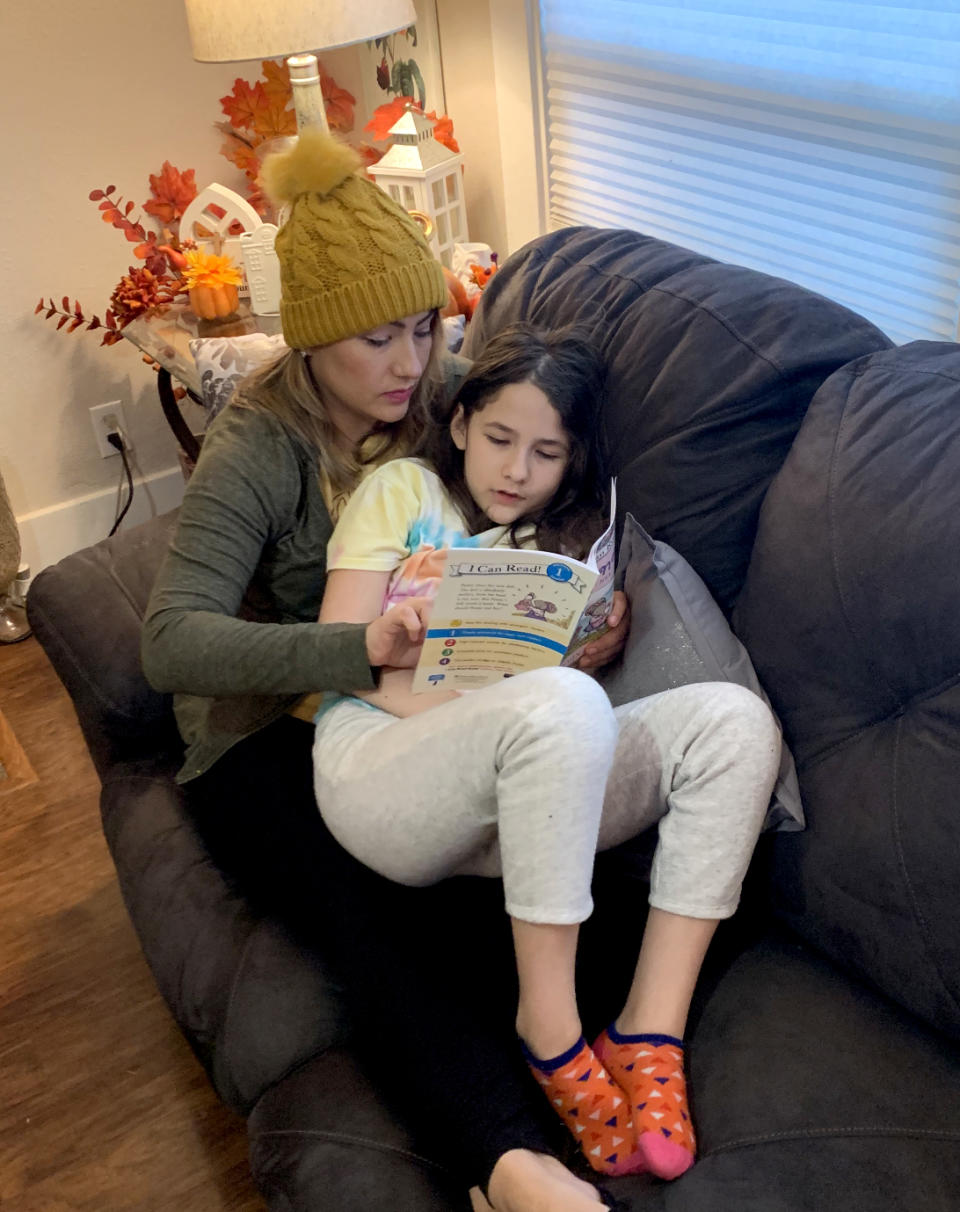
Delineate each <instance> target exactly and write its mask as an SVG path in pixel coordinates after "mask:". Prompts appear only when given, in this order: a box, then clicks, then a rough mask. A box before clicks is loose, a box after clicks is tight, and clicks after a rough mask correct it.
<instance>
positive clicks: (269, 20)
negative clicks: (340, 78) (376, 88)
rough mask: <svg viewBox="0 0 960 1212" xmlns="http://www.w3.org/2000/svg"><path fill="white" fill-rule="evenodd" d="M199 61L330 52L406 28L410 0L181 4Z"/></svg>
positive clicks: (411, 20) (411, 19)
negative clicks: (183, 5)
mask: <svg viewBox="0 0 960 1212" xmlns="http://www.w3.org/2000/svg"><path fill="white" fill-rule="evenodd" d="M185 3H186V6H187V23H188V25H189V26H190V42H191V44H192V46H193V57H194V59H197V60H199V61H200V62H201V63H229V62H231V61H233V60H240V59H275V58H277V57H279V56H280V55H292V54H297V53H298V52H300V51H306V50H331V49H332V48H333V47H336V46H349V45H350V44H351V43H353V42H364V41H366V39H368V38H377V37H380V36H381V35H382V34H392V33H394V32H395V31H396V30H398V29H406V28H407V26H408V25H414V24H415V23H416V20H417V13H416V9H415V8H414V5H413V0H185Z"/></svg>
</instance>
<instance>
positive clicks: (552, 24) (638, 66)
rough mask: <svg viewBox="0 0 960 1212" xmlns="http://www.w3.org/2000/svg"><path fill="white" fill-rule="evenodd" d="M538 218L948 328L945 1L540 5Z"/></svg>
mask: <svg viewBox="0 0 960 1212" xmlns="http://www.w3.org/2000/svg"><path fill="white" fill-rule="evenodd" d="M539 12H540V32H541V40H542V46H541V59H542V64H543V81H544V124H545V137H546V165H545V168H546V172H545V178H546V182H547V192H548V199H547V204H548V211H549V222H550V226H551V227H553V228H556V227H561V226H566V225H568V224H577V223H587V224H593V225H598V226H614V227H631V228H635V229H637V230H639V231H642V232H645V233H646V234H648V235H653V236H658V237H660V238H662V239H665V240H670V241H672V242H674V243H677V244H682V245H684V246H685V247H688V248H693V249H695V250H697V251H700V252H703V253H706V254H707V255H709V256H713V257H717V258H719V259H721V260H727V261H735V262H737V263H738V264H742V265H748V266H751V267H753V268H755V269H760V270H764V271H765V272H767V273H772V274H776V275H778V276H780V277H786V278H790V279H791V280H792V281H795V282H798V283H800V284H802V285H804V286H807V287H809V288H810V289H811V290H815V291H818V292H820V293H821V294H825V295H828V296H829V297H831V298H833V299H836V300H837V301H838V302H841V303H844V304H846V305H847V306H849V307H852V308H853V309H854V310H856V311H858V312H860V313H861V314H862V315H865V316H867V317H868V318H869V319H871V320H873V322H874V323H875V324H877V325H878V326H879V327H880V328H882V329H883V330H884V331H885V332H886V333H887V334H888V335H889V336H890V337H891V338H892V339H893V340H895V341H909V340H914V339H917V338H933V339H945V340H954V339H955V338H956V336H957V317H958V303H960V285H958V283H960V0H894V2H888V3H873V2H872V0H806V2H804V0H672V2H670V3H667V2H664V3H643V2H639V0H595V2H594V3H593V4H591V5H589V6H586V5H582V0H540V4H539Z"/></svg>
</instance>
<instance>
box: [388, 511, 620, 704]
mask: <svg viewBox="0 0 960 1212" xmlns="http://www.w3.org/2000/svg"><path fill="white" fill-rule="evenodd" d="M611 495H612V496H613V497H614V500H613V501H612V502H611V508H610V522H609V525H608V526H607V529H606V530H605V531H604V532H603V534H602V535H601V536H600V538H599V539H597V541H596V542H595V543H594V545H593V547H592V548H591V549H590V553H589V555H588V556H587V559H586V560H584V561H580V560H574V559H571V558H569V557H567V556H559V555H553V554H552V553H550V552H545V551H535V550H531V549H523V550H514V549H511V548H505V547H494V548H487V549H478V548H475V547H451V548H450V549H449V550H448V551H447V553H446V563H445V566H444V572H443V579H442V580H441V582H440V587H439V589H438V590H437V595H436V598H435V599H434V603H433V611H432V614H431V616H430V623H429V626H428V628H427V636H426V639H425V640H424V644H423V651H422V653H421V654H420V661H419V663H418V664H417V668H416V671H415V673H414V679H413V687H412V689H413V691H414V693H423V692H428V691H430V690H476V689H478V688H479V687H481V686H487V685H489V684H490V683H491V682H496V681H500V680H501V679H502V678H506V677H513V676H514V675H515V674H518V673H524V672H526V671H527V670H530V669H541V668H543V667H544V666H548V665H559V664H560V663H561V662H562V661H564V660H565V659H570V658H568V651H569V650H570V649H571V645H572V644H576V646H577V648H579V647H581V646H582V645H583V644H585V643H588V642H589V640H590V639H592V638H593V637H594V636H596V635H599V634H600V633H601V631H602V630H603V627H604V622H605V620H606V617H607V614H608V613H609V611H610V604H611V602H612V599H613V573H614V566H615V563H616V561H615V559H614V516H615V510H616V500H615V490H614V492H613V493H612V494H611Z"/></svg>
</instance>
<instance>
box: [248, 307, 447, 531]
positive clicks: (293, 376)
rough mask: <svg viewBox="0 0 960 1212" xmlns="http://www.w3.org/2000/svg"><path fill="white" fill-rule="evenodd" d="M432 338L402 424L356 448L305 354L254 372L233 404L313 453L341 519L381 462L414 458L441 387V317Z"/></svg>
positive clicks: (381, 428) (291, 354)
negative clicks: (334, 417) (265, 417)
mask: <svg viewBox="0 0 960 1212" xmlns="http://www.w3.org/2000/svg"><path fill="white" fill-rule="evenodd" d="M430 335H431V338H432V340H431V344H430V354H429V357H428V359H427V365H426V367H425V369H424V372H423V374H422V375H421V377H420V381H419V382H418V384H417V386H416V388H415V389H414V392H413V395H412V396H411V398H410V407H409V408H408V409H407V411H406V414H405V415H404V417H403V419H402V420H400V421H397V422H394V423H386V422H384V423H383V424H379V425H377V426H375V427H374V429H373V430H372V431H371V432H370V433H369V434H368V435H367V437H366V438H364V440H363V441H362V442H361V443H360V444H359V446H357V447H356V448H355V449H352V450H351V449H350V448H349V446H347V445H346V444H345V443H344V440H343V437H342V435H341V434H340V431H339V430H338V429H337V428H336V426H335V425H334V424H333V422H332V421H331V420H330V418H329V416H328V415H327V410H326V408H325V406H324V403H323V400H322V398H321V397H320V393H319V392H318V391H317V389H316V387H315V386H314V383H313V377H312V375H311V374H310V368H309V365H308V363H307V357H308V354H307V352H306V351H305V350H298V349H290V350H288V351H287V352H286V353H285V354H283V355H282V356H281V357H280V358H278V359H277V360H276V361H274V362H271V363H269V365H267V366H265V367H263V368H262V369H260V370H258V371H255V372H254V373H253V374H252V375H250V377H249V378H247V379H245V380H244V381H243V383H242V384H241V385H240V387H239V389H238V391H237V393H236V395H235V396H234V398H233V401H232V405H233V406H234V407H237V408H255V409H260V410H261V411H263V412H269V413H272V414H273V415H274V416H275V417H276V418H277V419H278V420H279V421H282V422H283V424H284V425H286V427H287V428H288V429H290V430H292V431H293V432H294V433H295V434H296V435H297V436H298V437H299V438H300V439H301V440H302V441H304V442H305V443H306V444H307V445H308V446H309V447H310V448H311V450H313V451H314V453H315V454H316V456H317V463H318V471H319V475H320V483H321V485H322V487H323V492H324V497H325V498H326V501H327V504H328V506H330V508H331V513H332V514H334V515H336V514H337V513H339V511H340V508H342V505H343V503H344V502H345V501H346V499H347V498H348V497H349V496H350V494H351V493H352V492H353V490H354V488H356V486H357V484H358V483H359V482H360V480H361V478H362V476H363V475H364V473H365V472H367V471H368V470H369V469H370V468H371V467H375V466H376V465H377V464H378V463H385V462H386V461H387V460H388V459H391V458H397V457H399V456H400V455H405V454H409V453H410V452H411V451H412V450H413V449H414V448H415V447H416V446H417V445H418V443H419V442H420V440H421V438H422V435H423V432H424V429H425V427H426V425H427V417H428V415H429V408H430V405H431V402H432V401H433V399H434V397H435V395H436V394H437V393H438V391H439V389H440V387H441V386H442V384H441V379H440V373H439V367H440V358H441V354H442V352H443V345H444V337H443V324H442V322H441V319H440V315H439V313H438V312H434V313H433V316H432V318H431V321H430ZM334 520H336V517H335V516H334Z"/></svg>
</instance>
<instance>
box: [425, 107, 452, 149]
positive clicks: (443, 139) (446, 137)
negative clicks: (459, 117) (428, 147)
mask: <svg viewBox="0 0 960 1212" xmlns="http://www.w3.org/2000/svg"><path fill="white" fill-rule="evenodd" d="M426 117H428V118H429V119H430V121H431V122H432V123H433V137H434V139H436V141H437V142H438V143H442V144H443V146H444V147H449V148H450V150H451V151H452V152H458V151H459V150H460V144H459V143H458V142H457V141H456V139H454V137H453V119H452V118H448V117H447V116H446V114H444V116H443V117H442V118H438V117H437V114H436V110H431V111H430V112H429V114H427V115H426Z"/></svg>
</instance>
